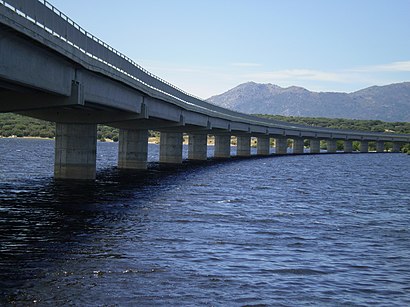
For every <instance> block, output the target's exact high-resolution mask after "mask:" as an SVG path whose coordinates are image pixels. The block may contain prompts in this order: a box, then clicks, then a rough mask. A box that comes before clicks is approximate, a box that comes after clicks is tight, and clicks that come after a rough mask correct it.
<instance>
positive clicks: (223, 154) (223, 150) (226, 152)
mask: <svg viewBox="0 0 410 307" xmlns="http://www.w3.org/2000/svg"><path fill="white" fill-rule="evenodd" d="M214 157H215V158H223V159H225V158H230V157H231V136H230V135H215V151H214Z"/></svg>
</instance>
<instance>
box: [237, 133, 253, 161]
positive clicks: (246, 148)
mask: <svg viewBox="0 0 410 307" xmlns="http://www.w3.org/2000/svg"><path fill="white" fill-rule="evenodd" d="M236 146H237V147H236V155H237V156H238V157H249V156H250V155H251V137H250V136H238V137H237V144H236Z"/></svg>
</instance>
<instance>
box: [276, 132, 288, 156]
mask: <svg viewBox="0 0 410 307" xmlns="http://www.w3.org/2000/svg"><path fill="white" fill-rule="evenodd" d="M287 152H288V139H287V138H286V137H282V136H280V137H277V138H276V139H275V154H277V155H284V154H286V153H287Z"/></svg>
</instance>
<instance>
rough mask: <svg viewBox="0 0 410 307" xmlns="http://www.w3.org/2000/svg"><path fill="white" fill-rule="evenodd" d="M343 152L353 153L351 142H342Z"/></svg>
mask: <svg viewBox="0 0 410 307" xmlns="http://www.w3.org/2000/svg"><path fill="white" fill-rule="evenodd" d="M343 151H344V152H349V153H350V152H353V141H351V140H345V141H344V146H343Z"/></svg>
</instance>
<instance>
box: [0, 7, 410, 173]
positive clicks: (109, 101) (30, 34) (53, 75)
mask: <svg viewBox="0 0 410 307" xmlns="http://www.w3.org/2000/svg"><path fill="white" fill-rule="evenodd" d="M0 101H1V103H0V112H14V113H18V114H22V115H26V116H30V117H34V118H39V119H44V120H48V121H52V122H55V123H56V137H55V161H54V176H55V178H60V179H90V180H92V179H94V178H95V175H96V144H97V124H105V125H108V126H112V127H116V128H119V146H118V147H119V150H118V167H119V168H125V169H146V168H147V151H148V130H156V131H159V132H160V157H159V162H160V163H172V164H179V163H182V146H183V144H182V139H183V134H184V133H185V134H188V136H189V145H188V159H189V160H199V161H201V160H206V159H207V138H208V135H213V136H214V137H215V152H214V158H229V157H230V155H231V150H230V147H231V136H236V137H237V155H238V156H242V157H247V156H250V155H251V144H250V143H251V137H254V138H257V154H258V155H262V156H267V155H270V154H271V153H270V152H271V150H270V149H271V148H270V144H271V139H275V154H277V155H283V154H286V153H287V146H288V145H287V143H288V139H292V140H293V150H292V153H293V154H302V153H304V142H305V141H309V145H310V146H309V147H310V151H309V153H312V154H317V153H320V152H321V150H320V141H321V140H325V141H326V144H327V151H326V152H327V153H335V152H336V149H337V148H336V142H337V141H338V140H343V141H344V150H343V152H347V153H350V152H352V151H353V146H352V142H353V141H359V142H360V152H368V150H369V142H376V151H377V152H383V151H384V148H385V146H384V144H385V142H392V143H393V149H392V152H399V151H400V146H401V145H403V144H405V143H410V135H400V134H391V133H370V132H361V131H348V130H336V129H325V128H318V127H308V126H303V125H295V124H289V123H284V122H281V121H275V120H268V119H263V118H258V117H254V116H251V115H247V114H242V113H238V112H234V111H231V110H227V109H224V108H221V107H218V106H216V105H213V104H210V103H207V102H206V101H204V100H201V99H199V98H197V97H195V96H193V95H190V94H189V93H187V92H185V91H183V90H181V89H179V88H177V87H175V86H173V85H172V84H170V83H168V82H167V81H165V80H162V79H161V78H158V77H157V76H155V75H153V74H152V73H150V72H149V71H147V70H145V69H144V68H142V67H141V66H139V65H138V64H136V63H135V62H134V61H133V60H131V59H130V58H128V57H127V56H125V55H124V54H122V53H120V52H119V51H117V50H115V49H114V48H112V47H111V46H109V45H108V44H106V43H104V42H103V41H101V40H100V39H98V38H97V37H95V36H93V35H92V34H90V33H88V32H87V31H86V30H84V29H83V28H81V27H80V26H79V25H78V24H77V23H75V22H74V21H73V20H71V19H70V18H69V17H67V16H66V15H65V14H63V13H62V12H60V11H59V10H58V9H57V8H55V7H54V6H53V5H51V4H50V3H48V2H47V1H46V0H30V1H27V0H0Z"/></svg>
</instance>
